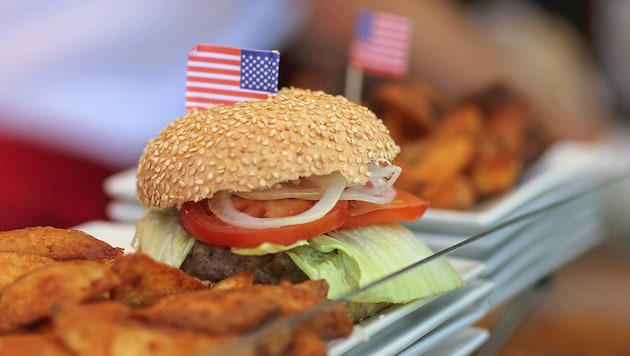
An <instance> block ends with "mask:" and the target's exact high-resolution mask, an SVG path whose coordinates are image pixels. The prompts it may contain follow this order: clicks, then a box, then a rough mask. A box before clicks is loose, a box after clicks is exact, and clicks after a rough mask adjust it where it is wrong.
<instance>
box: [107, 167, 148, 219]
mask: <svg viewBox="0 0 630 356" xmlns="http://www.w3.org/2000/svg"><path fill="white" fill-rule="evenodd" d="M103 190H104V191H105V194H107V195H108V196H109V197H110V198H111V202H110V203H109V204H108V205H107V211H106V213H107V217H108V218H109V219H110V220H112V221H120V222H126V223H134V222H136V221H138V220H139V219H140V218H141V217H142V214H143V213H144V208H143V207H142V205H140V203H139V202H138V199H137V198H136V168H135V167H134V168H129V169H127V170H124V171H121V172H118V173H116V174H114V175H112V176H109V177H108V178H107V179H105V181H104V182H103Z"/></svg>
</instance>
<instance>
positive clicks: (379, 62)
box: [350, 11, 411, 77]
mask: <svg viewBox="0 0 630 356" xmlns="http://www.w3.org/2000/svg"><path fill="white" fill-rule="evenodd" d="M410 39H411V21H410V20H409V19H408V18H406V17H402V16H396V15H391V14H385V13H378V12H368V11H362V12H360V13H359V17H358V22H357V28H356V33H355V36H354V40H353V43H352V46H351V49H350V65H351V66H353V67H355V68H358V69H362V70H363V71H365V72H371V73H374V74H380V75H386V76H392V77H403V76H405V75H406V74H407V70H408V66H409V63H408V62H409V58H408V57H409V46H410Z"/></svg>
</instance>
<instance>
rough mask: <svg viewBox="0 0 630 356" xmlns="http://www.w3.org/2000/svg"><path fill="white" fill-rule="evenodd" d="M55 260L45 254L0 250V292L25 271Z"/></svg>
mask: <svg viewBox="0 0 630 356" xmlns="http://www.w3.org/2000/svg"><path fill="white" fill-rule="evenodd" d="M55 262H56V261H55V260H53V259H52V258H48V257H46V256H40V255H32V254H30V253H23V252H14V251H1V252H0V268H1V270H2V273H0V293H2V290H3V289H4V288H5V287H6V286H8V285H9V284H11V283H13V282H14V281H15V280H16V279H18V278H19V277H21V276H23V275H25V274H26V273H28V272H30V271H32V270H35V269H38V268H40V267H44V266H48V265H50V264H53V263H55Z"/></svg>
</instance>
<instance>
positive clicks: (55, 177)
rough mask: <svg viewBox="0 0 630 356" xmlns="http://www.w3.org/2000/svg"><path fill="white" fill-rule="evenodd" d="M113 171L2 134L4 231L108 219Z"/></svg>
mask: <svg viewBox="0 0 630 356" xmlns="http://www.w3.org/2000/svg"><path fill="white" fill-rule="evenodd" d="M114 171H115V170H114V169H113V168H110V167H104V166H102V165H100V164H98V163H94V162H91V161H89V160H87V159H84V158H81V157H79V156H78V155H76V156H75V155H73V154H70V153H66V152H60V151H56V150H54V149H51V148H49V147H46V146H41V145H38V144H36V143H26V142H20V141H18V140H15V139H13V138H10V137H3V136H1V135H0V230H9V229H16V228H21V227H26V226H36V225H51V226H55V227H62V228H67V227H72V226H74V225H78V224H80V223H83V222H86V221H90V220H95V219H106V215H105V207H106V205H107V202H108V201H109V198H108V197H107V196H106V195H105V193H104V192H103V188H102V184H103V180H104V179H105V178H106V177H107V176H109V175H110V174H112V173H113V172H114Z"/></svg>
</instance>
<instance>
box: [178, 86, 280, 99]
mask: <svg viewBox="0 0 630 356" xmlns="http://www.w3.org/2000/svg"><path fill="white" fill-rule="evenodd" d="M186 89H187V91H189V92H194V93H205V94H217V95H232V96H240V97H244V98H258V99H260V98H266V97H267V95H269V93H265V92H251V93H250V92H245V91H238V90H229V89H219V88H200V87H190V86H189V87H188V88H186ZM186 98H188V95H186Z"/></svg>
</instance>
